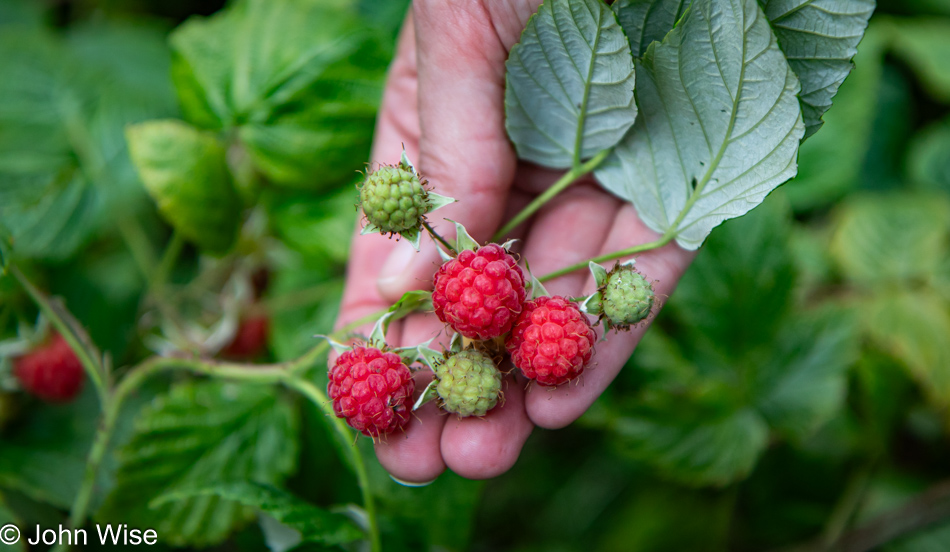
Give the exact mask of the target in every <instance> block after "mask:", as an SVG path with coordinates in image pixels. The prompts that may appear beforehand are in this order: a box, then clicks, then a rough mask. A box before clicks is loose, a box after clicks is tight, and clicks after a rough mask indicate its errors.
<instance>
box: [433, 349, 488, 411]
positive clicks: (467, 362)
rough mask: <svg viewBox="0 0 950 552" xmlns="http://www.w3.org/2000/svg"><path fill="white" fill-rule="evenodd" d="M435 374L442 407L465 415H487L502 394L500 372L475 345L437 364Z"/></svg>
mask: <svg viewBox="0 0 950 552" xmlns="http://www.w3.org/2000/svg"><path fill="white" fill-rule="evenodd" d="M435 376H436V378H438V380H439V383H438V386H437V387H436V391H437V392H438V393H439V397H441V398H442V408H444V409H445V410H446V411H448V412H454V413H456V414H458V415H459V416H462V417H466V416H484V415H485V414H486V413H487V412H488V411H489V410H491V409H492V408H494V407H495V405H496V404H498V398H499V397H500V396H501V372H499V371H498V368H496V367H495V363H494V362H492V359H490V358H489V357H488V356H486V355H485V354H484V353H481V352H479V351H476V350H474V349H468V350H465V351H462V352H460V353H456V354H454V355H452V356H450V357H449V358H447V359H446V360H445V362H443V363H442V364H440V365H439V366H437V367H436V370H435Z"/></svg>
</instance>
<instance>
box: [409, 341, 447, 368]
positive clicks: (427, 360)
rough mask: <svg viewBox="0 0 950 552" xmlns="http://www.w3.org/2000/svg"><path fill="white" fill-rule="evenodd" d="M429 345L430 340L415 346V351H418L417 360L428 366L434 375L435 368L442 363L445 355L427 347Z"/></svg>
mask: <svg viewBox="0 0 950 552" xmlns="http://www.w3.org/2000/svg"><path fill="white" fill-rule="evenodd" d="M429 343H431V340H430V341H428V342H426V343H423V344H422V345H419V346H417V347H416V349H418V351H419V356H418V359H419V360H420V361H422V363H423V364H425V365H426V366H428V367H429V369H430V370H432V373H435V367H436V366H438V365H439V364H441V363H442V361H443V360H444V359H445V355H443V354H442V353H440V352H439V351H436V350H435V349H433V348H432V347H429Z"/></svg>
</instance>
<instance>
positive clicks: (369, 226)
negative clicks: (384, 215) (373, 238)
mask: <svg viewBox="0 0 950 552" xmlns="http://www.w3.org/2000/svg"><path fill="white" fill-rule="evenodd" d="M367 234H382V232H380V230H379V228H378V227H377V226H376V225H375V224H373V223H372V222H367V223H366V226H364V227H363V229H362V230H360V235H361V236H365V235H367Z"/></svg>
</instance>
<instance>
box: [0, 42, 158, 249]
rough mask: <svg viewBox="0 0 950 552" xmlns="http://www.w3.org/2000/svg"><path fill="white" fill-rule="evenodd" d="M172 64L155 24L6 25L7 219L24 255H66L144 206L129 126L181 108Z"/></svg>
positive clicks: (1, 206) (1, 156)
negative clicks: (55, 28)
mask: <svg viewBox="0 0 950 552" xmlns="http://www.w3.org/2000/svg"><path fill="white" fill-rule="evenodd" d="M133 29H134V30H133ZM167 67H168V54H167V50H166V49H165V47H164V43H163V38H162V36H161V34H160V33H158V32H153V31H152V30H151V29H146V28H141V27H127V26H117V25H97V26H95V27H89V26H81V27H77V28H74V29H72V30H71V31H70V33H69V34H67V35H66V36H65V37H59V36H53V35H51V34H48V33H47V32H46V31H44V30H42V29H35V30H33V31H26V30H23V29H22V28H21V29H6V30H4V31H3V33H0V74H3V75H4V78H3V79H0V97H2V98H3V102H0V103H2V105H0V225H2V226H4V227H6V229H7V231H8V233H9V234H10V235H11V236H12V237H13V241H14V244H15V245H14V247H15V250H16V251H17V252H18V253H19V254H20V255H22V256H25V257H35V258H43V259H63V258H66V257H68V256H70V255H71V254H73V253H74V252H75V251H76V249H78V248H79V247H80V246H82V245H83V244H85V243H86V242H88V241H89V240H90V239H91V237H92V236H93V235H94V234H95V233H96V232H98V231H101V230H102V229H104V228H108V227H109V226H110V225H112V224H114V223H115V220H116V218H117V217H116V214H117V213H118V214H122V215H124V216H132V215H134V214H135V211H136V210H137V209H138V208H139V207H141V206H144V205H145V202H144V194H143V193H142V189H141V185H140V184H139V182H138V179H137V178H136V175H135V172H134V170H133V169H132V166H131V163H130V162H129V159H128V154H127V151H126V145H125V140H124V139H123V132H124V127H125V125H126V124H128V123H133V122H136V121H141V120H144V119H148V118H152V117H160V116H167V115H170V114H172V113H174V101H173V98H172V97H171V96H170V87H169V85H168V79H167V76H166V75H167ZM130 68H134V69H130Z"/></svg>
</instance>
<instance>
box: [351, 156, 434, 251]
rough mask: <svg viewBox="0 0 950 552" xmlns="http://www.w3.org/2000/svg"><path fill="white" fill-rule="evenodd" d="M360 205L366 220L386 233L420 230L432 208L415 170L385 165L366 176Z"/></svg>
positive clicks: (361, 191)
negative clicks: (423, 220)
mask: <svg viewBox="0 0 950 552" xmlns="http://www.w3.org/2000/svg"><path fill="white" fill-rule="evenodd" d="M360 205H361V206H362V208H363V214H364V215H366V220H368V221H369V222H370V224H372V225H373V226H375V227H377V228H379V230H380V232H382V233H384V234H386V233H392V234H399V233H403V232H406V231H411V230H414V229H418V228H419V227H420V225H421V224H422V217H423V216H424V215H425V214H426V213H427V212H429V209H430V208H431V207H432V205H431V203H430V201H429V194H428V192H427V191H426V189H425V183H424V182H422V181H420V180H419V177H418V175H416V174H415V173H414V172H413V171H412V169H408V168H405V167H402V166H398V165H397V166H383V167H380V168H379V170H377V171H375V172H372V173H370V174H368V175H366V180H365V181H364V182H363V185H362V187H361V188H360Z"/></svg>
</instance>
